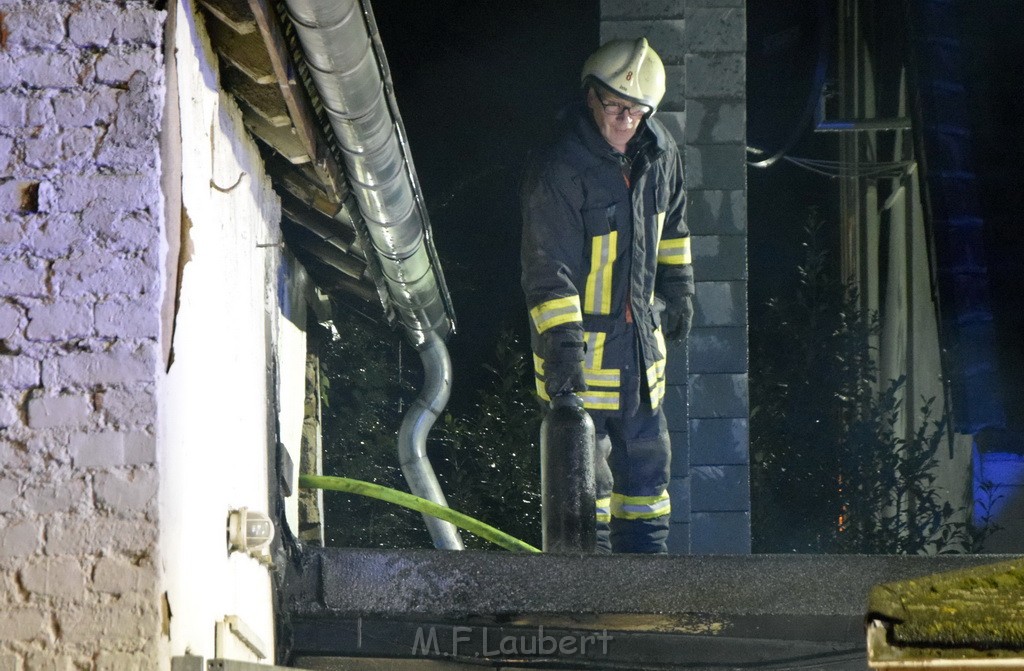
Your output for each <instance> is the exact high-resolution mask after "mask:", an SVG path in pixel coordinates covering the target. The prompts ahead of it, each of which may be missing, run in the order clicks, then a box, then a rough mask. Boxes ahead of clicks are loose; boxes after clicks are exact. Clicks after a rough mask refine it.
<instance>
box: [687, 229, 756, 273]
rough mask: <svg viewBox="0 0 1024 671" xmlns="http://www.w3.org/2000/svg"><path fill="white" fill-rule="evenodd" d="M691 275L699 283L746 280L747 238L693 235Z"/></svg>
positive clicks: (741, 236) (740, 236)
mask: <svg viewBox="0 0 1024 671" xmlns="http://www.w3.org/2000/svg"><path fill="white" fill-rule="evenodd" d="M690 244H691V248H692V250H693V274H694V277H698V278H700V280H701V281H722V280H724V281H729V280H746V279H747V236H745V235H694V236H692V237H691V238H690Z"/></svg>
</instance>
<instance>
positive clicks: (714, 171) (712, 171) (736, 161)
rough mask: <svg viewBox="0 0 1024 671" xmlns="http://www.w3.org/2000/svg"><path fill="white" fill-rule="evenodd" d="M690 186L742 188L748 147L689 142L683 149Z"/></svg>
mask: <svg viewBox="0 0 1024 671" xmlns="http://www.w3.org/2000/svg"><path fill="white" fill-rule="evenodd" d="M683 153H684V161H685V165H684V173H685V183H686V188H687V189H720V190H743V189H745V188H746V186H747V148H746V145H743V144H688V145H686V146H685V148H684V149H683Z"/></svg>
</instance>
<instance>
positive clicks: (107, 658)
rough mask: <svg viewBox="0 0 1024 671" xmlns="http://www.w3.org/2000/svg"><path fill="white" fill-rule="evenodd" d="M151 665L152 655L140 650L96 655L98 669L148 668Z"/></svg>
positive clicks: (113, 670) (111, 670)
mask: <svg viewBox="0 0 1024 671" xmlns="http://www.w3.org/2000/svg"><path fill="white" fill-rule="evenodd" d="M151 665H152V656H151V655H148V654H145V653H140V652H135V653H133V652H101V653H100V654H98V655H97V656H96V671H123V670H124V669H147V668H149V667H150V666H151Z"/></svg>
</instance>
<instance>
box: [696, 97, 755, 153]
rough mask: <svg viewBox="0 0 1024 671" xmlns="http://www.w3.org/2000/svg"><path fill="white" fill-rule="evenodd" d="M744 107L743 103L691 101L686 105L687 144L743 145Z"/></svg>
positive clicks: (744, 128) (745, 127)
mask: <svg viewBox="0 0 1024 671" xmlns="http://www.w3.org/2000/svg"><path fill="white" fill-rule="evenodd" d="M746 140H747V107H746V105H744V104H743V103H742V102H736V101H732V100H715V99H702V98H691V99H689V100H687V101H686V133H685V135H684V140H683V141H684V142H686V144H722V143H744V142H746Z"/></svg>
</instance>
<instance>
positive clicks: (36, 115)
mask: <svg viewBox="0 0 1024 671" xmlns="http://www.w3.org/2000/svg"><path fill="white" fill-rule="evenodd" d="M50 94H51V92H50V91H46V92H45V93H44V92H39V93H37V94H36V96H33V97H30V98H29V99H28V105H27V106H26V107H25V121H26V122H27V124H28V125H29V126H33V127H38V126H51V125H53V103H52V102H50V98H49V96H50ZM43 95H45V96H47V97H42V96H43Z"/></svg>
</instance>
